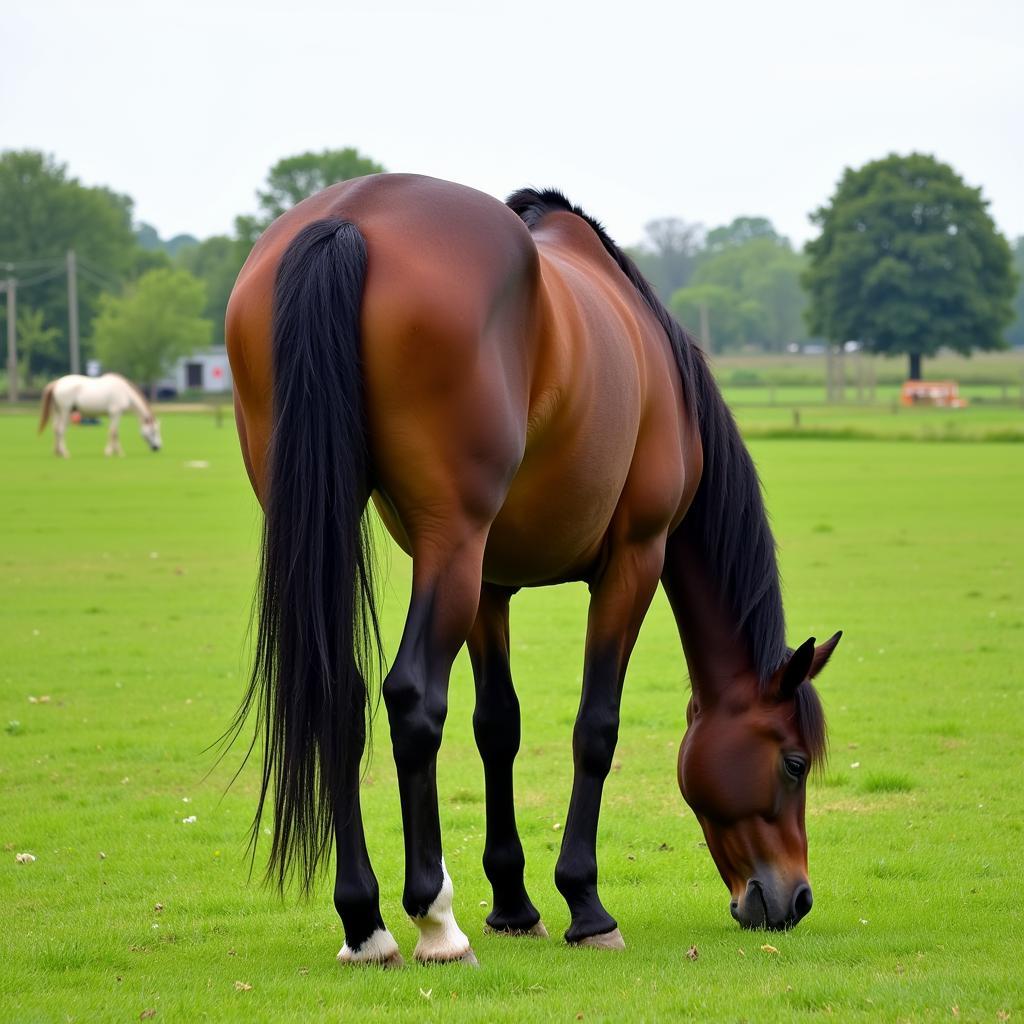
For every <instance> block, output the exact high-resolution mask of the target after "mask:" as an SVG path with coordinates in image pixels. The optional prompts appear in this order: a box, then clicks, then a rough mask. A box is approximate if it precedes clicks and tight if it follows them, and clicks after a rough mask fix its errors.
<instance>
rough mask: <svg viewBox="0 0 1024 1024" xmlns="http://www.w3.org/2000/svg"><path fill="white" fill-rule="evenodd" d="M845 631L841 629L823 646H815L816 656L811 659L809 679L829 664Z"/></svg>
mask: <svg viewBox="0 0 1024 1024" xmlns="http://www.w3.org/2000/svg"><path fill="white" fill-rule="evenodd" d="M842 635H843V631H842V630H839V632H838V633H836V634H835V635H834V636H830V637H829V638H828V639H827V640H826V641H825V642H824V643H823V644H821V646H819V647H815V648H814V657H813V658H812V659H811V669H810V671H809V672H808V673H807V678H808V679H813V678H814V677H815V676H816V675H817V674H818V673H819V672H820V671H821V670H822V669H823V668H824V667H825V666H826V665H827V664H828V659H829V658H831V657H832V652H833V651H834V650H835V649H836V645H837V644H838V643H839V639H840V637H842Z"/></svg>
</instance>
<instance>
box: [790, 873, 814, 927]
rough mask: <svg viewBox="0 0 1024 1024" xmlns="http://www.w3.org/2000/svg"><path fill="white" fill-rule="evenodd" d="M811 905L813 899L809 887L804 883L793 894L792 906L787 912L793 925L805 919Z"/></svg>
mask: <svg viewBox="0 0 1024 1024" xmlns="http://www.w3.org/2000/svg"><path fill="white" fill-rule="evenodd" d="M813 905H814V898H813V897H812V896H811V887H810V886H809V885H807V884H806V883H805V884H803V885H801V886H800V887H799V888H798V889H797V891H796V892H795V893H793V904H792V906H791V907H790V911H789V913H790V918H791V920H792V922H793V924H796V923H797V921H799V920H801V919H802V918H804V917H806V916H807V915H808V914H809V913H810V912H811V907H812V906H813Z"/></svg>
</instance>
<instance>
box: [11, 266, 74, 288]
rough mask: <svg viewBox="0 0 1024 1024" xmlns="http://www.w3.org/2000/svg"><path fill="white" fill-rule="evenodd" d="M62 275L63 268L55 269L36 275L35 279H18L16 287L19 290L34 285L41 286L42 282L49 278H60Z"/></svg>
mask: <svg viewBox="0 0 1024 1024" xmlns="http://www.w3.org/2000/svg"><path fill="white" fill-rule="evenodd" d="M63 273H64V267H63V266H60V267H57V268H56V269H55V270H47V271H46V272H45V273H42V274H37V275H36V276H35V277H28V278H25V277H19V278H18V287H19V288H31V287H32V285H34V284H41V283H42V282H43V281H49V280H50V279H51V278H54V277H60V275H61V274H63Z"/></svg>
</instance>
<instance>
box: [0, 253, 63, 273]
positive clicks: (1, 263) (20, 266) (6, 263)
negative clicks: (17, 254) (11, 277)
mask: <svg viewBox="0 0 1024 1024" xmlns="http://www.w3.org/2000/svg"><path fill="white" fill-rule="evenodd" d="M63 262H64V257H63V256H48V257H46V258H45V259H39V260H0V267H3V269H4V270H6V271H7V272H8V273H13V272H14V271H24V270H31V269H33V268H36V267H54V266H57V264H61V263H63Z"/></svg>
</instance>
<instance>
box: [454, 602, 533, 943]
mask: <svg viewBox="0 0 1024 1024" xmlns="http://www.w3.org/2000/svg"><path fill="white" fill-rule="evenodd" d="M513 592H514V591H511V590H509V589H508V588H505V587H494V586H490V585H488V584H484V587H483V589H482V590H481V593H480V608H479V610H478V611H477V616H476V622H475V623H474V624H473V630H472V632H471V633H470V634H469V641H468V647H469V657H470V660H471V661H472V662H473V679H474V681H475V683H476V711H475V712H474V714H473V731H474V733H475V735H476V745H477V748H478V749H479V751H480V759H481V760H482V761H483V764H484V784H485V789H486V798H487V838H486V840H485V842H484V872H485V873H486V875H487V878H488V880H489V881H490V883H491V891H492V893H493V895H494V900H493V906H492V908H491V912H490V914H488V915H487V925H488V927H489V928H491V929H493V930H494V931H495V932H498V933H500V934H506V935H524V934H528V935H539V936H542V937H547V930H546V929H545V928H544V925H543V924H541V920H540V914H539V913H538V911H537V908H536V907H535V906H534V905H533V903H532V902H531V901H530V897H529V896H528V895H527V893H526V885H525V883H524V881H523V871H524V868H525V865H526V861H525V857H524V855H523V844H522V843H521V842H520V840H519V832H518V831H517V829H516V810H515V800H514V798H513V789H512V766H513V764H514V763H515V759H516V754H517V753H518V752H519V735H520V729H519V700H518V698H517V697H516V691H515V689H514V687H513V685H512V669H511V666H510V664H509V628H508V603H509V598H510V597H511V596H512V593H513Z"/></svg>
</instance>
